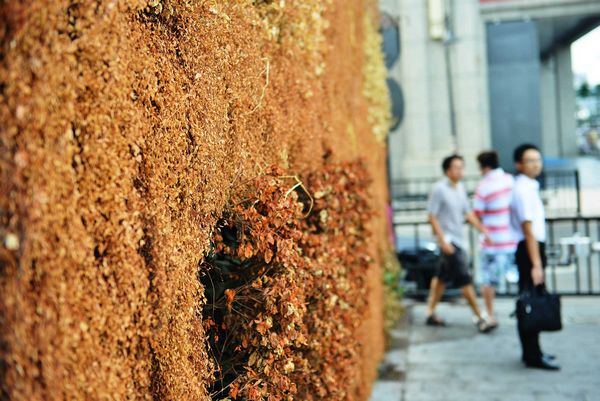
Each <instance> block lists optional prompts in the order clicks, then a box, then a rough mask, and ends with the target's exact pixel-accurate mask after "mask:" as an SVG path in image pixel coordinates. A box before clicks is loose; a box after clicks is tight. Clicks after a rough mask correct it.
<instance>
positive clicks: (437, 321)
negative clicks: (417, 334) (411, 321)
mask: <svg viewBox="0 0 600 401" xmlns="http://www.w3.org/2000/svg"><path fill="white" fill-rule="evenodd" d="M425 324H426V325H427V326H440V327H441V326H445V325H446V322H445V321H444V319H442V318H441V317H439V316H438V315H436V314H435V313H434V314H433V315H430V316H428V317H427V320H425Z"/></svg>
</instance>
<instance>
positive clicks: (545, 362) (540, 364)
mask: <svg viewBox="0 0 600 401" xmlns="http://www.w3.org/2000/svg"><path fill="white" fill-rule="evenodd" d="M525 366H527V367H528V368H535V369H543V370H560V365H558V364H556V363H554V362H552V361H551V360H550V359H549V358H547V357H546V356H542V358H541V359H540V360H539V361H536V362H525Z"/></svg>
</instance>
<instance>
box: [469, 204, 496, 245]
mask: <svg viewBox="0 0 600 401" xmlns="http://www.w3.org/2000/svg"><path fill="white" fill-rule="evenodd" d="M465 219H466V220H467V222H468V223H469V224H470V225H472V226H473V227H475V228H476V229H477V231H479V232H480V233H482V234H483V236H484V237H485V242H487V243H491V242H492V239H491V238H490V235H489V233H488V231H487V229H486V228H485V226H484V225H483V224H482V223H481V220H480V219H479V217H477V215H476V214H475V213H474V212H473V211H470V212H467V213H465Z"/></svg>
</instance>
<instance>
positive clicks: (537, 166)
mask: <svg viewBox="0 0 600 401" xmlns="http://www.w3.org/2000/svg"><path fill="white" fill-rule="evenodd" d="M513 160H514V162H515V166H516V167H517V171H519V173H521V174H524V175H526V176H527V177H529V178H535V177H537V176H538V175H540V174H541V173H542V167H543V162H542V154H541V153H540V150H539V148H538V147H537V146H535V145H532V144H530V143H525V144H523V145H520V146H517V148H516V149H515V151H514V153H513Z"/></svg>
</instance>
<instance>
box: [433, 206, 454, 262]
mask: <svg viewBox="0 0 600 401" xmlns="http://www.w3.org/2000/svg"><path fill="white" fill-rule="evenodd" d="M429 224H431V228H432V229H433V234H434V235H435V236H436V238H437V240H438V244H440V248H441V249H442V252H444V253H445V254H446V255H452V254H453V253H454V246H452V244H449V243H448V242H446V238H445V236H444V231H442V227H441V226H440V222H439V221H438V219H437V217H435V216H434V215H433V214H431V213H429Z"/></svg>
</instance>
